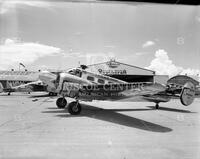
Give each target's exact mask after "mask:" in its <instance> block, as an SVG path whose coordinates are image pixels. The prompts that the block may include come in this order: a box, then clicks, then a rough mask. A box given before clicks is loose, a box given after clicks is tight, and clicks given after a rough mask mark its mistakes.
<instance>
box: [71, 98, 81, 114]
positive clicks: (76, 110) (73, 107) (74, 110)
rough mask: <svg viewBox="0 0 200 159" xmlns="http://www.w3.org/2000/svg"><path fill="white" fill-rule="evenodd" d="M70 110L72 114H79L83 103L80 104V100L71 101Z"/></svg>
mask: <svg viewBox="0 0 200 159" xmlns="http://www.w3.org/2000/svg"><path fill="white" fill-rule="evenodd" d="M68 112H69V113H70V114H71V115H78V114H80V112H81V105H80V104H79V102H77V101H75V102H71V103H69V105H68Z"/></svg>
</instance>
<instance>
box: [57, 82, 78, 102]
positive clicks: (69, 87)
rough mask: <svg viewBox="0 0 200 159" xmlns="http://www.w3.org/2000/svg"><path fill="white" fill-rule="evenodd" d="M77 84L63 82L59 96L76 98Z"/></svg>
mask: <svg viewBox="0 0 200 159" xmlns="http://www.w3.org/2000/svg"><path fill="white" fill-rule="evenodd" d="M79 88H80V85H79V84H75V83H70V82H64V83H63V85H62V90H61V94H62V95H64V96H67V97H70V98H74V97H78V94H79Z"/></svg>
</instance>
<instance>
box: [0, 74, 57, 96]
mask: <svg viewBox="0 0 200 159" xmlns="http://www.w3.org/2000/svg"><path fill="white" fill-rule="evenodd" d="M46 72H48V71H42V72H41V73H42V74H45V73H46ZM46 76H47V75H46ZM47 77H48V80H49V81H51V80H55V79H56V77H57V75H56V73H51V74H49V75H48V76H47ZM16 78H17V79H18V80H17V82H16V80H15V81H14V80H13V81H12V80H11V79H9V81H6V80H4V82H1V81H0V93H3V92H5V93H8V95H11V92H28V93H29V94H30V92H40V91H45V92H49V96H57V93H55V91H54V90H51V89H52V86H49V85H47V84H46V83H44V82H42V81H41V80H39V79H38V80H36V81H25V79H24V80H23V79H22V77H18V76H15V79H16Z"/></svg>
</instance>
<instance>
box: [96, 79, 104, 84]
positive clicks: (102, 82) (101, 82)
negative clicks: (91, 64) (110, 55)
mask: <svg viewBox="0 0 200 159" xmlns="http://www.w3.org/2000/svg"><path fill="white" fill-rule="evenodd" d="M97 82H98V83H100V84H104V83H105V81H104V80H102V79H98V81H97Z"/></svg>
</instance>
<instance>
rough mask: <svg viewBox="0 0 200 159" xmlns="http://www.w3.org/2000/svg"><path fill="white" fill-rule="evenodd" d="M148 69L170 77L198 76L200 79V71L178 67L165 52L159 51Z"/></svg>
mask: <svg viewBox="0 0 200 159" xmlns="http://www.w3.org/2000/svg"><path fill="white" fill-rule="evenodd" d="M147 69H151V70H154V71H156V74H158V75H169V76H170V77H172V76H175V75H177V74H182V75H186V74H187V75H190V76H196V77H198V78H199V79H200V76H199V75H200V70H198V69H191V68H187V69H184V68H183V67H180V66H176V65H175V64H174V63H173V62H172V60H170V58H169V56H168V53H167V52H166V51H165V50H157V51H156V53H155V58H154V59H153V60H152V61H151V63H150V66H148V67H147Z"/></svg>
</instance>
